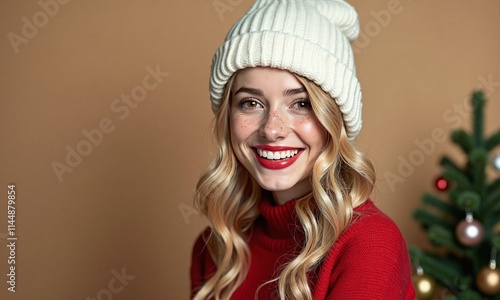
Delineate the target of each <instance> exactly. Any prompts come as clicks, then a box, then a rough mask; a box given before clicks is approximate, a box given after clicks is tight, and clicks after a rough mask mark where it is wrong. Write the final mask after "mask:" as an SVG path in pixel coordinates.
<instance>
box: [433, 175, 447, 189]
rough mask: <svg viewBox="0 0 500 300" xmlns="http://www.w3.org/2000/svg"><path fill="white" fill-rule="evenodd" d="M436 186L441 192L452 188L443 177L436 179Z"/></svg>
mask: <svg viewBox="0 0 500 300" xmlns="http://www.w3.org/2000/svg"><path fill="white" fill-rule="evenodd" d="M435 184H436V188H437V189H438V190H440V191H446V190H447V189H448V187H449V186H450V183H449V182H448V180H446V179H444V177H443V176H439V177H438V178H436V181H435Z"/></svg>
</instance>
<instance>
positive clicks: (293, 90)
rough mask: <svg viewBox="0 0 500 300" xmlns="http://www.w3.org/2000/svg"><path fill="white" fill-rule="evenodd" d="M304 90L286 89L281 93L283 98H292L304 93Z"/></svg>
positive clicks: (301, 88) (302, 88)
mask: <svg viewBox="0 0 500 300" xmlns="http://www.w3.org/2000/svg"><path fill="white" fill-rule="evenodd" d="M305 92H306V89H305V88H304V87H300V88H298V89H288V90H285V91H283V96H292V95H296V94H300V93H305Z"/></svg>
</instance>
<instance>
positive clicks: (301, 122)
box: [295, 117, 315, 130]
mask: <svg viewBox="0 0 500 300" xmlns="http://www.w3.org/2000/svg"><path fill="white" fill-rule="evenodd" d="M314 123H315V122H314V119H311V117H301V118H300V119H298V120H296V121H295V125H296V126H298V127H300V128H301V129H303V130H311V128H312V127H313V126H314Z"/></svg>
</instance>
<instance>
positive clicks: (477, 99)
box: [472, 91, 485, 146]
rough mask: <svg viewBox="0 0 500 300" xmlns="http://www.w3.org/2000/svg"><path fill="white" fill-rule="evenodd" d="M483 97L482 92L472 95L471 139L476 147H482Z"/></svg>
mask: <svg viewBox="0 0 500 300" xmlns="http://www.w3.org/2000/svg"><path fill="white" fill-rule="evenodd" d="M484 104H485V100H484V95H483V92H482V91H475V92H474V93H473V94H472V108H473V122H472V129H473V138H474V144H475V145H476V146H483V143H484V141H483V133H484V115H483V111H484Z"/></svg>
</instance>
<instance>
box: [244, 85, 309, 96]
mask: <svg viewBox="0 0 500 300" xmlns="http://www.w3.org/2000/svg"><path fill="white" fill-rule="evenodd" d="M305 92H306V89H305V88H304V87H300V88H297V89H287V90H284V91H283V96H292V95H296V94H300V93H305ZM239 93H248V94H252V95H256V96H264V93H262V90H260V89H254V88H249V87H244V86H243V87H241V88H239V89H238V90H237V91H236V92H235V93H234V94H235V95H237V94H239Z"/></svg>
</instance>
